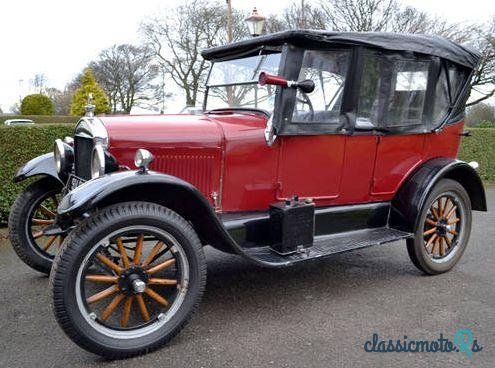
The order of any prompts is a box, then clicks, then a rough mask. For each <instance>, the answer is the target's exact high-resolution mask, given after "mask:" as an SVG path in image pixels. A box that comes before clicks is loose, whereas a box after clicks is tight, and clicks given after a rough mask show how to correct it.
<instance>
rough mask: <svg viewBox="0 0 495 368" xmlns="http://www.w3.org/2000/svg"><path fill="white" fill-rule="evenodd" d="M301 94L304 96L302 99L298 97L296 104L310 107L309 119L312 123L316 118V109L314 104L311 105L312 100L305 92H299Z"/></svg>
mask: <svg viewBox="0 0 495 368" xmlns="http://www.w3.org/2000/svg"><path fill="white" fill-rule="evenodd" d="M299 93H300V95H301V96H302V98H301V97H297V96H296V102H300V103H302V104H305V105H308V107H309V119H308V120H309V121H312V120H313V118H314V117H315V109H314V108H313V104H312V103H311V99H310V98H309V96H308V95H307V94H306V93H305V92H303V91H299Z"/></svg>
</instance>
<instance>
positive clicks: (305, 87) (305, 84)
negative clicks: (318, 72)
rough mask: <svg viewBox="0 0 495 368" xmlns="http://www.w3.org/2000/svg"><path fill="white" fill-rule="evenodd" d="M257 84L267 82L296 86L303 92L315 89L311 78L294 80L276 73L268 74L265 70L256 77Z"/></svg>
mask: <svg viewBox="0 0 495 368" xmlns="http://www.w3.org/2000/svg"><path fill="white" fill-rule="evenodd" d="M258 84H259V85H260V86H264V85H266V84H268V85H274V86H281V87H289V88H298V89H300V90H301V91H302V92H304V93H311V92H313V91H314V89H315V83H314V82H313V81H312V80H311V79H305V80H302V81H299V82H296V81H290V80H287V79H285V78H282V77H279V76H278V75H273V74H268V73H265V72H261V73H260V75H259V77H258Z"/></svg>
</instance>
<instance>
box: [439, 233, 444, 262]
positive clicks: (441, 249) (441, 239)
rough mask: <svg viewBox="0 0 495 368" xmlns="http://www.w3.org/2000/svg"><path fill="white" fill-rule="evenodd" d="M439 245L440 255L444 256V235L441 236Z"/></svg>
mask: <svg viewBox="0 0 495 368" xmlns="http://www.w3.org/2000/svg"><path fill="white" fill-rule="evenodd" d="M438 247H439V249H438V252H439V254H440V256H441V257H443V255H444V251H443V237H442V236H441V237H440V238H439V245H438Z"/></svg>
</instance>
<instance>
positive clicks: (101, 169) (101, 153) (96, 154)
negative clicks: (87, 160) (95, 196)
mask: <svg viewBox="0 0 495 368" xmlns="http://www.w3.org/2000/svg"><path fill="white" fill-rule="evenodd" d="M95 161H96V162H97V163H98V168H96V167H95V166H96V165H95ZM104 174H105V150H104V149H103V147H102V145H101V144H97V145H96V146H95V147H94V148H93V152H92V154H91V179H96V178H99V177H100V176H102V175H104Z"/></svg>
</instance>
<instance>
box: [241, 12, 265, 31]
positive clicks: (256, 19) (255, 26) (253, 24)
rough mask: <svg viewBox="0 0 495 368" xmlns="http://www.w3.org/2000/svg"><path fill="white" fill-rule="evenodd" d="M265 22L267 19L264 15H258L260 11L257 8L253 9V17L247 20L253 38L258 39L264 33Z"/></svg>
mask: <svg viewBox="0 0 495 368" xmlns="http://www.w3.org/2000/svg"><path fill="white" fill-rule="evenodd" d="M265 20H266V18H265V17H264V16H263V15H262V14H260V13H258V9H256V7H255V8H253V12H252V13H251V15H250V16H249V17H247V18H246V19H245V21H246V24H247V27H248V29H249V33H250V34H251V36H253V37H256V36H259V35H260V34H262V33H263V27H264V26H265Z"/></svg>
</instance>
